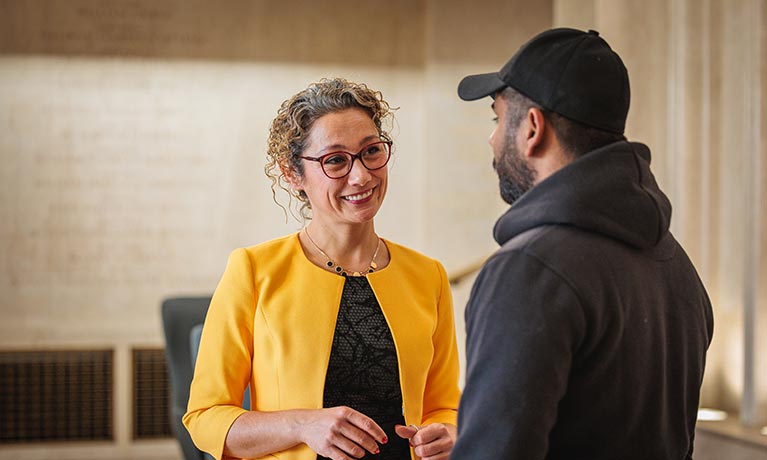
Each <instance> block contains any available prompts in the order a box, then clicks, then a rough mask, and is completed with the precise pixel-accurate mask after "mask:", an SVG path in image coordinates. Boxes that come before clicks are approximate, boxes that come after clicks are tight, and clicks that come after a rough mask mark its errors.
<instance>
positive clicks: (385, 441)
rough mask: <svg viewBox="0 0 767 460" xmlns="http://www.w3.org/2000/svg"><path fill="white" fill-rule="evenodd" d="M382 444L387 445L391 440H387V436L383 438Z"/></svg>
mask: <svg viewBox="0 0 767 460" xmlns="http://www.w3.org/2000/svg"><path fill="white" fill-rule="evenodd" d="M381 442H382V443H384V444H386V443H387V442H389V438H387V437H386V436H384V437H383V441H381Z"/></svg>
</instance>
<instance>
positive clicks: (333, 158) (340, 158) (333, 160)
mask: <svg viewBox="0 0 767 460" xmlns="http://www.w3.org/2000/svg"><path fill="white" fill-rule="evenodd" d="M346 161H347V160H346V156H345V155H328V156H327V157H325V160H324V161H323V164H326V165H333V166H335V165H341V164H344V163H346Z"/></svg>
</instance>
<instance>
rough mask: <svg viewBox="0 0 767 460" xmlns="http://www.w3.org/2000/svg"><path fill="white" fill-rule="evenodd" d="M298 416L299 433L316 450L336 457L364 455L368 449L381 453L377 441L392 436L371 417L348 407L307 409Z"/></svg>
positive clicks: (347, 459)
mask: <svg viewBox="0 0 767 460" xmlns="http://www.w3.org/2000/svg"><path fill="white" fill-rule="evenodd" d="M303 412H304V413H303V414H302V416H301V417H300V418H299V425H300V426H299V427H298V428H299V430H300V433H299V437H300V438H301V440H302V441H303V442H304V443H305V444H306V445H308V446H309V447H310V448H311V449H312V450H313V451H314V452H316V453H318V454H319V455H322V456H323V457H328V458H332V459H333V460H351V459H352V458H362V457H363V456H364V455H365V451H366V450H367V451H368V452H370V453H371V454H377V453H379V448H378V443H381V444H385V443H387V442H388V441H389V440H388V439H387V438H386V433H384V431H383V430H382V429H381V427H380V426H378V424H376V422H374V421H373V419H371V418H370V417H368V416H366V415H364V414H362V413H360V412H357V411H356V410H354V409H351V408H349V407H345V406H340V407H331V408H328V409H317V410H307V411H303Z"/></svg>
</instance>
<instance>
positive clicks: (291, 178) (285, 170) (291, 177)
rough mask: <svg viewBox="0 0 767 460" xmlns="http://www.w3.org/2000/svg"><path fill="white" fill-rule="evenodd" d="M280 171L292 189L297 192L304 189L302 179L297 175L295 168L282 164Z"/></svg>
mask: <svg viewBox="0 0 767 460" xmlns="http://www.w3.org/2000/svg"><path fill="white" fill-rule="evenodd" d="M280 171H282V175H283V177H285V181H286V182H287V183H288V184H289V185H290V188H292V189H293V190H295V191H297V192H298V191H301V190H303V189H304V188H303V185H302V184H303V180H302V177H301V176H299V175H298V174H296V172H295V171H294V170H293V168H291V167H289V166H285V165H283V164H281V165H280Z"/></svg>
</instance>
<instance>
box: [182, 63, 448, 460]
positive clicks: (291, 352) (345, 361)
mask: <svg viewBox="0 0 767 460" xmlns="http://www.w3.org/2000/svg"><path fill="white" fill-rule="evenodd" d="M391 116H392V114H391V112H390V110H389V105H388V104H387V103H386V102H385V101H384V100H383V99H382V97H381V94H380V93H379V92H376V91H373V90H371V89H369V88H367V87H366V86H365V85H363V84H355V83H352V82H349V81H346V80H343V79H340V78H336V79H331V80H322V81H320V82H318V83H315V84H312V85H310V86H309V87H308V88H307V89H305V90H303V91H301V92H300V93H298V94H296V95H295V96H293V97H292V98H291V99H289V100H287V101H285V102H284V103H283V104H282V106H281V108H280V110H279V111H278V114H277V117H276V118H275V119H274V121H273V123H272V127H271V130H270V134H269V143H268V144H269V147H268V156H269V162H268V164H267V167H266V172H267V175H268V176H269V177H270V178H271V179H272V181H273V184H274V185H273V188H274V186H281V187H283V188H285V186H286V185H287V186H288V188H286V190H289V193H291V195H292V196H293V197H295V198H296V199H298V200H299V201H300V202H301V203H302V204H303V209H302V212H303V213H307V212H308V211H311V223H310V224H309V225H308V226H306V227H305V228H304V229H303V230H301V231H300V232H298V233H295V234H292V235H289V236H286V237H283V238H279V239H276V240H272V241H269V242H266V243H262V244H260V245H257V246H253V247H250V248H246V249H238V250H236V251H234V252H233V253H232V255H231V256H230V258H229V262H228V265H227V268H226V271H225V272H224V275H223V277H222V279H221V281H220V284H219V286H218V288H217V289H216V292H215V294H214V296H213V300H212V302H211V305H210V308H209V310H208V315H207V317H206V320H205V327H204V330H203V333H202V340H201V345H200V352H199V356H198V358H197V364H196V368H195V376H194V381H193V382H192V387H191V391H190V398H189V406H188V411H187V413H186V415H185V416H184V424H185V425H186V427H187V429H188V430H189V432H190V434H191V435H192V439H193V440H194V442H195V443H196V444H197V446H198V447H199V448H200V449H202V450H204V451H206V452H209V453H211V454H212V455H214V456H215V457H216V458H218V459H220V458H222V457H236V458H254V457H264V456H268V455H274V456H276V457H279V458H285V459H295V460H313V459H315V458H317V457H318V456H321V457H329V458H332V459H336V460H340V459H352V458H362V457H365V456H367V457H369V458H375V459H380V460H388V459H398V460H404V459H409V458H410V457H411V452H410V446H413V448H414V449H413V451H414V453H415V455H417V456H419V457H422V458H424V459H427V460H438V459H444V458H447V455H448V454H449V452H450V449H451V448H452V445H453V442H454V439H455V435H456V429H455V420H456V408H457V405H458V399H459V390H458V387H457V380H458V355H457V350H456V343H455V328H454V323H453V311H452V298H451V294H450V287H449V284H448V281H447V277H446V275H445V271H444V269H443V268H442V266H441V265H440V264H439V263H438V262H437V261H435V260H433V259H430V258H427V257H425V256H423V255H421V254H419V253H417V252H415V251H413V250H410V249H407V248H405V247H403V246H400V245H397V244H395V243H393V242H391V241H386V240H383V239H381V238H380V237H379V236H378V235H377V234H376V233H375V228H374V225H373V219H374V217H375V215H376V213H377V212H378V210H379V208H380V207H381V204H382V203H383V199H384V197H385V196H386V187H387V183H388V170H387V164H388V161H389V159H390V156H391V146H392V142H391V140H390V138H389V135H388V133H387V132H386V131H385V130H384V129H383V128H382V122H383V121H385V120H386V119H388V118H390V117H391ZM304 215H306V214H304ZM248 385H250V388H251V394H252V402H251V409H252V410H250V411H246V410H244V409H242V408H241V405H242V399H243V396H242V395H243V391H244V390H245V388H246V387H247V386H248Z"/></svg>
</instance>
